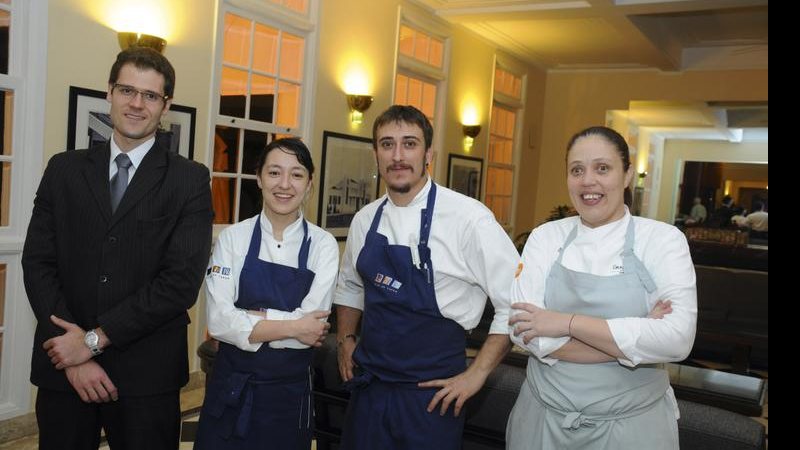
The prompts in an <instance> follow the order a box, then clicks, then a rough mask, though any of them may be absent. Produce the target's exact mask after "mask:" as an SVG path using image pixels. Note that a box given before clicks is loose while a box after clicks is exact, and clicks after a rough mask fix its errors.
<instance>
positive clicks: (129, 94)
mask: <svg viewBox="0 0 800 450" xmlns="http://www.w3.org/2000/svg"><path fill="white" fill-rule="evenodd" d="M113 88H114V89H116V90H117V92H119V93H120V94H121V95H122V96H123V97H125V98H127V99H128V100H133V99H135V98H136V94H141V95H142V99H144V101H145V102H147V103H153V104H155V103H158V102H159V101H161V100H163V101H165V102H166V101H167V100H169V95H162V94H159V93H157V92H153V91H140V90H139V89H136V88H135V87H133V86H128V85H127V84H119V83H114V85H113Z"/></svg>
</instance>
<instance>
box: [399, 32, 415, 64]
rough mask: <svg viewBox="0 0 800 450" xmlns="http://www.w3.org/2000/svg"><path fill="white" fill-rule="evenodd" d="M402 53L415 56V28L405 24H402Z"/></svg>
mask: <svg viewBox="0 0 800 450" xmlns="http://www.w3.org/2000/svg"><path fill="white" fill-rule="evenodd" d="M400 54H402V55H406V56H410V57H413V56H414V30H413V29H411V28H409V27H407V26H405V25H401V26H400Z"/></svg>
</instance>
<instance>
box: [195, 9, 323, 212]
mask: <svg viewBox="0 0 800 450" xmlns="http://www.w3.org/2000/svg"><path fill="white" fill-rule="evenodd" d="M236 3H239V2H236V1H234V0H229V1H228V2H226V3H223V5H222V11H221V14H220V19H219V20H220V26H219V31H218V36H217V39H218V44H219V47H218V48H220V49H221V51H220V52H219V54H218V56H217V73H216V79H217V80H218V81H217V87H218V88H217V90H216V92H217V95H216V97H215V101H214V107H215V109H216V111H215V112H216V114H215V127H214V134H213V136H212V140H211V152H210V153H211V177H212V178H211V180H212V181H211V191H212V197H213V204H214V222H215V223H218V224H230V223H235V222H238V221H240V220H243V219H246V218H248V217H252V216H253V215H255V214H257V213H258V212H259V211H260V210H261V193H260V191H259V189H258V185H257V183H256V176H255V168H256V167H255V166H256V162H257V160H258V156H259V154H260V152H261V150H263V148H264V146H265V145H267V144H268V143H269V142H271V141H273V140H274V139H277V138H280V137H286V136H295V137H301V138H302V137H307V136H305V134H306V133H307V129H308V126H307V118H306V117H305V116H306V115H304V114H303V109H304V105H307V104H308V103H309V99H308V94H309V89H308V85H309V84H308V81H307V79H308V77H309V76H308V74H309V67H310V66H311V64H309V55H311V54H313V52H312V51H310V50H311V49H309V46H310V45H313V39H309V37H310V36H311V35H312V33H313V32H314V26H313V25H312V23H311V21H310V19H309V17H311V16H312V14H311V12H312V11H311V9H312V8H314V7H315V6H316V4H317V3H316V2H314V1H311V2H309V1H308V0H271V3H273V4H275V5H278V6H272V5H268V4H264V5H263V10H262V9H256V10H254V8H253V7H252V6H251V7H249V8H237V7H236V6H235V5H234V4H236Z"/></svg>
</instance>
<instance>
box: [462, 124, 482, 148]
mask: <svg viewBox="0 0 800 450" xmlns="http://www.w3.org/2000/svg"><path fill="white" fill-rule="evenodd" d="M462 130H464V150H467V151H469V150H471V149H472V144H473V143H474V142H475V138H476V137H478V134H480V132H481V126H480V125H462Z"/></svg>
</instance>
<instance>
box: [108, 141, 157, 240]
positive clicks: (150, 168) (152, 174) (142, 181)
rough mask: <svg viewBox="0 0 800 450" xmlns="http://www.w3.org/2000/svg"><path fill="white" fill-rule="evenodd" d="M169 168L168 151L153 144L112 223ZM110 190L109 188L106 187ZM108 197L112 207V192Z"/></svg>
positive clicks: (138, 199) (140, 198)
mask: <svg viewBox="0 0 800 450" xmlns="http://www.w3.org/2000/svg"><path fill="white" fill-rule="evenodd" d="M166 169H167V151H166V150H165V149H164V147H162V146H161V145H159V144H158V142H156V143H154V144H153V147H152V148H151V149H150V151H148V152H147V155H145V157H144V159H143V160H142V163H141V164H140V165H139V167H137V168H136V173H135V174H134V175H133V178H132V179H131V181H130V184H128V188H127V189H125V195H123V196H122V200H120V202H119V206H117V210H116V211H115V212H114V215H113V216H112V217H111V225H112V226H113V225H114V224H115V223H116V222H117V221H118V220H120V218H122V217H124V216H125V214H127V212H128V211H130V209H131V208H133V207H134V206H135V205H136V204H137V203H139V201H140V200H142V197H144V195H145V194H147V192H149V191H150V189H151V188H152V187H153V185H155V184H156V183H158V182H159V181H160V180H161V178H162V177H164V174H165V172H166ZM106 191H108V188H107V189H106ZM106 197H107V198H108V204H109V209H110V208H111V206H110V205H111V194H110V193H108V192H107V193H106Z"/></svg>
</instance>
